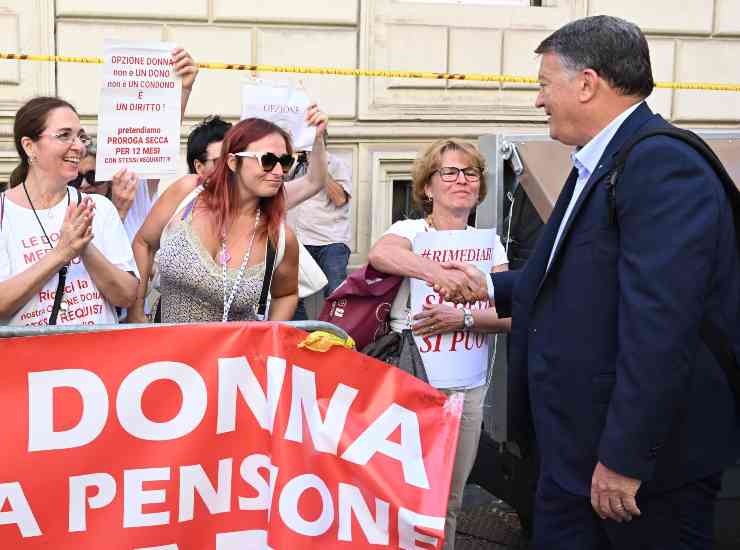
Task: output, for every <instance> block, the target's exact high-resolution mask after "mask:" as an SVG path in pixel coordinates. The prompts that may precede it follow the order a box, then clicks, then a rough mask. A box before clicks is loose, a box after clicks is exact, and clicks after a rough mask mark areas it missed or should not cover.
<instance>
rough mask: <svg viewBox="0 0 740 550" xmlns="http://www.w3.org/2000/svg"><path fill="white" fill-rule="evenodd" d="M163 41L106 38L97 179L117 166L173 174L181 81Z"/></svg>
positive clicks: (152, 173)
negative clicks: (113, 39)
mask: <svg viewBox="0 0 740 550" xmlns="http://www.w3.org/2000/svg"><path fill="white" fill-rule="evenodd" d="M174 47H175V45H174V44H170V43H165V42H151V43H131V42H118V41H112V40H106V42H105V52H104V57H105V64H104V66H103V81H102V89H101V92H100V107H99V112H98V148H97V157H96V164H95V179H96V180H98V181H105V180H109V179H111V177H112V176H113V174H115V173H116V172H118V171H119V170H120V169H121V168H128V169H129V170H133V171H134V172H136V173H137V174H138V175H139V176H143V177H147V176H167V175H174V174H176V173H177V161H178V157H179V154H180V96H181V91H182V81H181V80H180V78H179V77H177V76H176V75H175V70H174V65H173V64H172V57H171V55H170V52H172V50H173V49H174Z"/></svg>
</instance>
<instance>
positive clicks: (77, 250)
mask: <svg viewBox="0 0 740 550" xmlns="http://www.w3.org/2000/svg"><path fill="white" fill-rule="evenodd" d="M94 216H95V202H94V201H93V200H92V199H91V198H90V197H87V196H86V197H84V198H83V199H82V201H80V203H79V204H70V205H69V206H68V207H67V211H66V212H65V213H64V221H62V227H61V229H60V230H59V242H58V243H57V246H56V250H58V251H59V253H60V254H62V256H63V258H64V260H65V263H69V262H71V261H72V260H73V259H74V258H77V257H78V256H81V255H82V254H84V253H85V250H86V249H87V245H89V244H90V241H92V239H93V233H92V221H93V218H94Z"/></svg>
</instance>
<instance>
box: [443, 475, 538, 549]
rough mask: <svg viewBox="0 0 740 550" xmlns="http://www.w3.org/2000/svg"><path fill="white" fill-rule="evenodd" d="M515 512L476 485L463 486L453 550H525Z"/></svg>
mask: <svg viewBox="0 0 740 550" xmlns="http://www.w3.org/2000/svg"><path fill="white" fill-rule="evenodd" d="M526 548H527V542H526V539H525V537H524V534H523V532H522V529H521V526H520V525H519V519H518V518H517V515H516V513H515V512H514V511H513V510H512V509H511V508H509V506H507V505H506V503H504V502H502V501H500V500H498V499H497V498H495V497H493V496H492V495H491V494H490V493H488V492H486V491H485V490H484V489H481V488H480V487H478V486H477V485H468V486H467V487H466V488H465V498H464V501H463V510H462V513H461V515H460V518H459V519H458V522H457V538H456V540H455V550H526Z"/></svg>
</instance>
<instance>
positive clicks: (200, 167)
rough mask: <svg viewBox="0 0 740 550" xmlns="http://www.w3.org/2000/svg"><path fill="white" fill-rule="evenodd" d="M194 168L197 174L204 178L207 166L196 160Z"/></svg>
mask: <svg viewBox="0 0 740 550" xmlns="http://www.w3.org/2000/svg"><path fill="white" fill-rule="evenodd" d="M193 168H195V173H196V174H197V175H199V176H202V175H203V170H204V169H205V165H204V164H203V163H202V162H201V161H200V160H198V159H195V161H194V162H193Z"/></svg>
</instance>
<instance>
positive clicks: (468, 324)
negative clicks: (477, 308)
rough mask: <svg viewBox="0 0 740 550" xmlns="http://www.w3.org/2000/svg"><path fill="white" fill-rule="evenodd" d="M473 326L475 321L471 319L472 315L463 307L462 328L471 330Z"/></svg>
mask: <svg viewBox="0 0 740 550" xmlns="http://www.w3.org/2000/svg"><path fill="white" fill-rule="evenodd" d="M474 324H475V319H474V318H473V313H472V312H471V311H470V309H469V308H467V307H464V308H463V327H465V328H466V329H471V328H473V325H474Z"/></svg>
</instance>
